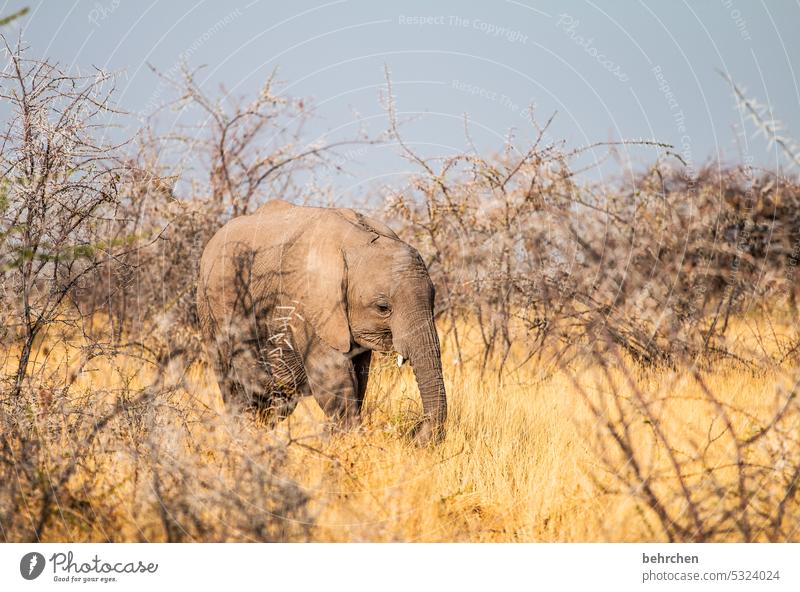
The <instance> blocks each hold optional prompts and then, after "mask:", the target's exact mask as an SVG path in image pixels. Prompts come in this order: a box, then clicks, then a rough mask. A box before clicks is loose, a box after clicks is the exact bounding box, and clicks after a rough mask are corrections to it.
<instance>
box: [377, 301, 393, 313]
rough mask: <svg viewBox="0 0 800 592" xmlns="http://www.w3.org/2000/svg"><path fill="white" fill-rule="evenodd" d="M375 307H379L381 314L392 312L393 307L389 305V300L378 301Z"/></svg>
mask: <svg viewBox="0 0 800 592" xmlns="http://www.w3.org/2000/svg"><path fill="white" fill-rule="evenodd" d="M375 308H377V309H378V312H379V313H381V314H384V315H385V314H389V313H390V312H392V307H391V306H390V305H389V303H388V302H376V303H375Z"/></svg>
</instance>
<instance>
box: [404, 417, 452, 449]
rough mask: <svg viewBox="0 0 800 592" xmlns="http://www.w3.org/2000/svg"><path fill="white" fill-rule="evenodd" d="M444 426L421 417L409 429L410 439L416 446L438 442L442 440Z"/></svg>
mask: <svg viewBox="0 0 800 592" xmlns="http://www.w3.org/2000/svg"><path fill="white" fill-rule="evenodd" d="M444 436H445V430H444V426H443V425H441V424H437V423H435V422H434V421H432V420H430V419H427V418H426V419H423V420H422V421H420V422H419V423H417V425H415V426H414V428H413V429H412V430H411V441H412V442H414V444H415V445H416V446H418V447H420V448H421V447H424V446H429V445H432V444H439V443H441V442H442V441H443V440H444Z"/></svg>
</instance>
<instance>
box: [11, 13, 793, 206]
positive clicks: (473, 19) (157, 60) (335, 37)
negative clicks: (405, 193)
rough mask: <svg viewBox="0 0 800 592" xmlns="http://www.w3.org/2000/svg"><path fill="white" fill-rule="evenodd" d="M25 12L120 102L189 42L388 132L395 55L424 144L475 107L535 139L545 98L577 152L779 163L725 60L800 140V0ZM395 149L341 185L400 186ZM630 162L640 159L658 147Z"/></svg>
mask: <svg viewBox="0 0 800 592" xmlns="http://www.w3.org/2000/svg"><path fill="white" fill-rule="evenodd" d="M22 6H30V7H31V12H30V13H29V14H28V15H27V16H26V17H25V18H24V19H22V21H21V22H20V23H19V24H17V25H16V27H17V29H19V28H22V30H23V31H22V35H23V39H24V40H25V41H26V43H28V44H29V45H30V47H31V52H32V54H33V55H36V56H48V57H50V58H52V59H55V60H58V61H59V62H61V63H62V64H65V65H70V66H74V67H88V66H92V65H95V66H100V67H104V68H108V69H112V70H119V71H122V72H123V73H124V75H123V77H122V78H121V79H120V84H119V95H118V101H119V103H120V105H121V106H122V107H124V108H125V109H127V110H128V111H131V112H134V113H138V112H140V111H143V110H145V111H146V110H147V109H148V108H149V106H152V105H153V104H154V99H157V98H158V95H159V93H160V92H161V91H159V90H158V82H157V79H156V77H155V76H154V75H153V74H152V72H151V71H150V69H149V68H148V67H147V65H148V64H152V65H153V66H155V67H156V68H158V69H160V70H162V71H166V70H169V69H170V68H172V67H174V66H175V64H176V63H177V62H178V61H179V59H180V56H181V55H182V54H184V55H185V54H186V53H187V52H189V53H190V54H191V55H190V58H189V62H190V65H191V66H201V65H204V66H205V68H204V69H203V70H202V75H201V80H202V81H203V84H204V85H208V87H209V88H210V89H214V88H217V87H218V86H219V85H220V84H224V85H225V86H226V87H227V88H229V89H231V90H233V91H234V92H235V93H236V94H240V95H243V96H247V95H252V94H253V93H255V92H257V90H258V88H259V87H260V85H261V84H262V83H263V81H264V79H265V78H266V77H267V76H268V75H269V73H270V72H271V71H272V70H273V68H275V67H277V68H278V72H279V78H280V79H281V80H282V81H284V82H285V87H284V92H286V93H287V94H291V95H294V96H305V97H310V98H311V99H312V100H313V102H314V103H316V104H317V105H318V107H317V115H318V117H317V119H316V121H315V123H314V125H313V126H312V127H311V128H309V130H308V133H309V137H308V140H309V141H313V140H314V139H315V137H316V136H318V135H319V134H323V133H329V134H330V136H331V137H337V136H338V137H342V136H346V135H348V134H353V133H354V131H355V128H356V127H357V125H358V124H357V121H356V117H355V116H354V113H358V114H359V116H360V117H361V118H363V119H366V120H367V121H368V122H371V125H372V126H374V128H373V129H374V130H376V131H377V130H379V129H382V128H383V127H385V123H386V119H385V116H384V114H383V111H382V108H381V105H380V102H379V91H380V87H381V85H382V84H383V81H384V65H386V66H388V67H389V69H390V70H391V73H392V78H393V81H394V85H395V88H394V91H395V96H396V99H397V106H398V109H399V111H400V112H401V113H405V114H407V115H410V114H413V115H414V117H415V119H414V121H413V122H412V123H410V124H409V125H408V126H407V127H406V137H407V139H408V140H409V141H410V142H411V143H413V144H414V145H415V146H416V147H417V148H418V149H419V150H420V151H421V152H423V153H425V154H428V155H433V154H447V153H451V152H454V151H460V150H463V149H464V148H465V146H466V140H465V137H464V131H463V114H464V113H468V114H469V119H470V121H471V134H472V138H473V140H474V141H475V143H476V145H477V146H478V148H479V150H481V151H490V150H493V149H497V148H499V147H501V146H502V142H503V139H504V137H505V136H506V134H507V133H508V131H509V130H510V129H512V128H513V129H515V130H516V132H515V133H516V135H517V137H518V138H519V139H520V144H522V145H524V143H525V140H526V139H527V137H528V136H532V134H533V130H532V129H531V128H530V126H529V125H528V124H527V123H526V121H525V118H524V112H525V110H526V108H527V106H528V105H530V104H535V106H536V112H537V114H538V118H539V119H540V120H545V119H547V118H548V117H549V116H550V114H552V113H553V112H554V111H557V112H558V115H557V117H556V120H555V123H554V125H553V127H552V128H551V129H552V131H551V137H552V138H563V139H565V140H566V142H567V145H568V146H570V147H578V146H582V145H586V144H590V143H592V142H596V141H605V140H619V139H621V138H625V139H637V138H655V139H657V140H660V141H664V142H668V143H672V144H675V145H676V147H677V149H678V151H679V152H681V153H682V154H683V155H684V157H685V159H686V160H687V161H690V162H691V163H692V164H693V165H694V166H700V165H701V164H703V163H704V162H707V161H708V160H717V159H722V160H725V161H728V162H735V161H738V160H740V158H741V156H742V155H748V156H750V157H751V158H752V159H753V160H754V162H755V163H757V164H759V165H761V166H764V167H766V168H773V169H774V168H775V166H776V165H777V164H778V162H779V161H778V155H777V153H776V151H775V150H774V148H772V149H768V147H767V146H766V144H765V143H764V141H763V140H762V139H758V138H753V137H752V136H751V134H750V133H748V134H747V135H744V136H742V135H741V134H737V126H739V125H741V121H740V119H739V115H738V113H737V111H736V110H735V109H734V102H733V100H732V97H731V92H730V89H729V87H728V86H727V84H726V83H725V81H724V80H723V79H722V77H721V76H720V75H719V74H717V72H716V70H722V71H723V72H727V73H728V74H730V76H732V77H733V78H734V79H735V80H736V81H738V82H739V83H740V84H741V85H742V86H744V87H746V88H747V89H748V91H749V94H750V95H752V96H753V97H756V98H758V99H760V100H761V101H762V102H764V103H768V104H769V105H771V107H772V109H773V111H774V116H775V117H777V118H778V119H781V120H782V121H783V122H784V124H785V125H786V127H787V128H788V131H789V132H790V133H791V132H794V135H795V137H798V136H800V109H799V108H798V107H800V91H798V80H797V77H796V74H797V73H796V72H795V65H796V64H795V62H797V58H798V56H800V36H798V35H797V34H796V31H797V30H798V29H799V28H800V4H799V3H798V2H797V1H789V0H782V1H777V0H776V1H771V2H763V1H761V2H755V1H750V2H745V1H744V0H721V1H711V0H708V1H703V2H699V1H694V2H680V1H674V2H650V1H648V2H645V1H639V2H636V1H626V2H622V1H613V2H612V1H609V0H606V1H602V2H601V1H599V0H597V1H595V2H580V1H576V2H540V1H538V0H520V1H494V2H445V1H442V2H417V1H405V2H374V1H372V2H369V1H360V0H341V1H333V2H291V3H290V2H259V1H252V0H245V1H239V0H233V1H228V2H212V1H210V0H206V1H202V0H193V1H171V2H166V1H152V0H150V1H148V0H145V1H143V2H133V1H131V0H97V1H96V2H73V1H66V0H62V1H58V2H56V1H53V0H49V1H42V2H19V1H16V0H14V1H9V2H0V7H2V8H1V9H0V14H8V13H10V12H13V11H15V10H17V9H19V8H20V7H22ZM10 32H11V29H8V30H7V31H6V34H7V35H8V34H9V33H10ZM14 34H16V32H14ZM798 66H799V67H800V64H798ZM748 131H749V132H752V128H750V129H749V130H748ZM396 152H397V150H396V148H394V147H391V146H386V147H376V148H370V149H369V150H367V151H365V152H364V153H363V154H359V156H358V159H357V162H354V163H353V166H352V167H351V172H352V176H350V177H348V178H346V179H340V180H337V181H335V183H338V184H339V186H340V187H341V188H342V191H344V192H358V191H363V190H364V187H366V186H367V185H369V184H370V183H374V182H378V183H393V182H394V180H396V179H398V178H400V177H402V176H403V175H404V174H406V172H407V171H408V169H409V166H408V165H407V164H406V163H404V162H403V161H402V160H400V159H399V158H397V157H396V156H394V155H395V154H396ZM628 156H629V157H630V158H631V159H632V160H633V161H635V162H639V163H642V162H647V161H648V160H652V159H653V158H654V157H655V152H654V150H653V149H644V148H634V149H631V150H630V151H629V154H628ZM615 167H618V164H616V163H614V162H609V163H606V164H604V165H603V166H602V168H601V169H600V174H603V175H606V174H607V175H613V174H615V173H616V172H617V171H618V169H617V170H615Z"/></svg>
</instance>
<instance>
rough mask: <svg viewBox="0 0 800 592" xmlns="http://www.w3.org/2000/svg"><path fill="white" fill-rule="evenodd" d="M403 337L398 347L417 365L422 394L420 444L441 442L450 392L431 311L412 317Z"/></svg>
mask: <svg viewBox="0 0 800 592" xmlns="http://www.w3.org/2000/svg"><path fill="white" fill-rule="evenodd" d="M401 335H403V337H402V338H401V340H400V343H399V344H398V345H397V346H396V348H397V349H398V351H400V353H401V354H403V355H405V356H407V357H408V359H409V361H410V362H411V365H412V367H413V368H414V375H415V376H416V379H417V386H418V387H419V394H420V396H421V398H422V409H423V412H424V414H425V417H424V419H423V421H422V422H421V423H420V424H419V426H418V427H417V429H416V431H415V439H416V440H417V441H418V442H419V443H426V442H429V441H431V440H432V441H434V442H438V441H440V440H441V439H442V438H443V437H444V422H445V419H447V395H446V393H445V390H444V378H443V377H442V359H441V352H440V349H439V337H438V335H437V334H436V325H435V324H434V321H433V315H432V314H431V313H430V311H423V312H421V313H419V314H417V315H416V317H414V316H412V318H411V321H410V322H409V324H408V326H406V327H404V328H403V330H402V333H401Z"/></svg>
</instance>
